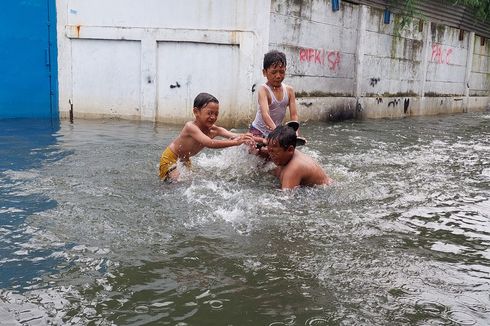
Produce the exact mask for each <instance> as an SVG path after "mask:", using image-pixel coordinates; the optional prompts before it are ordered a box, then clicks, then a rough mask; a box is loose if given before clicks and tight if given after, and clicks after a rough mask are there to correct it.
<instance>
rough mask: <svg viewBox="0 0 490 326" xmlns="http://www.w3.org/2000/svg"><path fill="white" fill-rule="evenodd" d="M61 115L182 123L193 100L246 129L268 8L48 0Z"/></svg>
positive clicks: (147, 0)
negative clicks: (53, 7)
mask: <svg viewBox="0 0 490 326" xmlns="http://www.w3.org/2000/svg"><path fill="white" fill-rule="evenodd" d="M57 9H58V48H59V63H60V65H59V66H60V69H59V84H60V88H59V102H60V112H61V115H62V116H67V115H68V111H69V109H70V105H69V101H71V102H72V103H73V109H74V115H75V117H107V116H108V117H124V118H133V119H144V120H162V121H166V122H173V123H182V122H184V121H186V120H188V119H191V118H192V102H193V99H194V97H195V96H196V95H197V94H198V93H199V92H209V93H211V94H213V95H215V96H216V97H217V98H218V99H219V100H220V104H221V105H220V108H221V110H220V111H221V112H220V113H221V114H220V118H219V119H220V121H221V122H223V123H224V124H228V125H240V124H244V123H247V122H248V120H249V119H250V117H251V116H252V114H253V112H254V110H255V105H254V104H253V101H254V100H253V94H252V91H251V89H252V85H253V84H254V83H256V81H257V80H259V79H260V77H261V72H260V69H258V67H260V65H261V58H262V55H263V53H264V52H266V51H267V48H268V33H269V13H270V3H269V2H268V1H261V0H252V1H246V2H245V1H240V0H186V1H168V0H140V1H133V0H105V1H96V0H58V1H57Z"/></svg>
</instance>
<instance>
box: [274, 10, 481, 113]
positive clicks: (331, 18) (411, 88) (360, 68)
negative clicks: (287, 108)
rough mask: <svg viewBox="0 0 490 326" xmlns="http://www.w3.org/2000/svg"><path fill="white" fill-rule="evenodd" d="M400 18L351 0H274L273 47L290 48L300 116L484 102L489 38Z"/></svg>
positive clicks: (459, 108) (441, 108) (448, 109)
mask: <svg viewBox="0 0 490 326" xmlns="http://www.w3.org/2000/svg"><path fill="white" fill-rule="evenodd" d="M400 19H401V18H400V17H399V16H396V15H393V14H391V19H390V23H389V24H385V23H384V16H383V11H382V10H379V9H375V8H370V7H366V6H360V5H355V4H350V3H345V2H342V3H341V9H340V11H337V12H333V11H332V8H331V2H330V1H323V0H311V1H295V0H273V1H272V4H271V24H270V41H269V44H270V48H277V49H280V50H283V51H284V52H286V54H287V57H288V60H289V63H288V76H287V80H286V82H289V83H290V84H291V85H293V87H295V89H296V91H297V94H298V104H299V109H300V118H301V119H302V120H303V119H314V120H317V119H327V120H335V119H340V118H348V117H367V118H382V117H402V116H407V115H427V114H439V113H455V112H466V111H468V110H470V111H476V110H484V109H486V107H487V106H488V105H489V98H490V84H489V80H490V77H489V76H490V68H489V55H490V49H489V47H488V40H487V45H485V46H480V40H479V37H478V36H475V35H474V33H469V32H464V33H462V34H461V35H460V31H459V29H456V28H450V27H447V26H443V25H437V24H435V23H433V22H428V21H423V20H420V19H416V18H415V19H412V20H411V21H410V22H409V24H408V25H406V26H404V27H403V28H401V27H400V26H401V25H400ZM476 96H478V97H476ZM339 99H342V100H340V101H339Z"/></svg>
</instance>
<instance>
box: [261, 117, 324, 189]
mask: <svg viewBox="0 0 490 326" xmlns="http://www.w3.org/2000/svg"><path fill="white" fill-rule="evenodd" d="M296 138H297V136H296V131H295V130H294V129H293V128H291V127H289V126H287V125H285V126H279V127H277V128H276V129H274V131H272V132H271V133H270V134H269V135H268V136H267V151H268V153H269V156H270V159H271V161H272V162H274V164H276V165H277V168H276V169H275V170H274V175H275V176H276V177H278V178H279V180H280V181H281V189H293V188H296V187H299V186H316V185H329V184H331V183H332V182H333V181H332V179H330V177H329V176H328V175H327V174H326V173H325V171H323V169H322V168H321V166H320V165H319V164H318V163H317V162H315V160H313V159H312V158H311V157H309V156H308V155H306V154H304V153H301V152H300V151H298V150H296Z"/></svg>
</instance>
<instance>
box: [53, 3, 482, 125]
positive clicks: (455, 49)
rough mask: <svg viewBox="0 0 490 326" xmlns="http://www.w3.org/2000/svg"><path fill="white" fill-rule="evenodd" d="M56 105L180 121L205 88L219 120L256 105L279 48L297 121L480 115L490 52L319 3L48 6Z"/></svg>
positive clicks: (424, 25) (244, 118) (444, 34)
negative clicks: (52, 18) (53, 16)
mask: <svg viewBox="0 0 490 326" xmlns="http://www.w3.org/2000/svg"><path fill="white" fill-rule="evenodd" d="M57 10H58V48H59V58H58V62H59V103H60V112H61V115H62V116H67V115H68V111H69V109H70V105H69V102H70V101H71V102H72V103H73V108H74V115H75V117H123V118H132V119H143V120H151V121H153V120H160V121H165V122H170V123H179V124H180V123H183V122H184V121H186V120H189V119H191V118H192V110H191V109H192V101H193V99H194V97H195V96H196V94H197V93H199V92H202V91H206V92H210V93H212V94H214V95H216V96H217V97H218V99H219V100H220V103H221V105H220V108H221V111H220V118H219V121H220V124H222V125H226V126H246V125H248V124H249V123H250V121H251V119H252V117H253V115H254V114H255V111H256V110H257V104H256V92H255V93H254V89H255V87H254V86H255V85H256V84H258V83H262V82H264V81H265V79H264V77H263V76H262V73H261V69H262V58H263V55H264V53H265V52H267V51H268V50H269V49H279V50H282V51H284V52H285V53H286V55H287V58H288V70H287V77H286V80H285V82H286V83H289V84H291V85H292V86H293V87H294V88H295V90H296V92H297V97H298V106H299V111H300V119H301V120H307V119H314V120H336V119H345V118H351V117H361V118H362V117H368V118H379V117H402V116H407V115H424V114H438V113H453V112H465V111H473V110H483V109H485V108H486V107H487V106H488V105H489V98H490V77H489V76H490V64H489V60H490V59H489V58H490V46H489V42H488V40H486V43H485V44H484V45H481V44H480V43H481V41H480V38H479V37H478V36H475V34H474V33H469V32H464V33H462V34H460V31H459V30H458V29H455V28H450V27H447V26H443V25H437V24H435V23H432V22H428V21H421V20H418V19H413V20H412V21H411V22H410V24H408V25H407V26H405V27H404V28H400V21H399V19H400V17H397V16H394V15H391V21H390V23H389V24H385V23H384V19H383V11H382V10H379V9H374V8H370V7H366V6H361V5H355V4H351V3H347V2H341V8H340V10H339V11H336V12H334V11H332V8H331V1H326V0H308V1H299V0H251V1H241V0H186V1H177V2H176V1H169V0H140V1H133V0H105V1H102V2H100V1H96V0H57Z"/></svg>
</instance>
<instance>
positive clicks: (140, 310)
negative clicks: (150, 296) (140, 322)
mask: <svg viewBox="0 0 490 326" xmlns="http://www.w3.org/2000/svg"><path fill="white" fill-rule="evenodd" d="M148 310H149V309H148V307H147V306H137V307H136V308H134V311H136V312H137V313H139V314H143V313H145V312H148Z"/></svg>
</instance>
